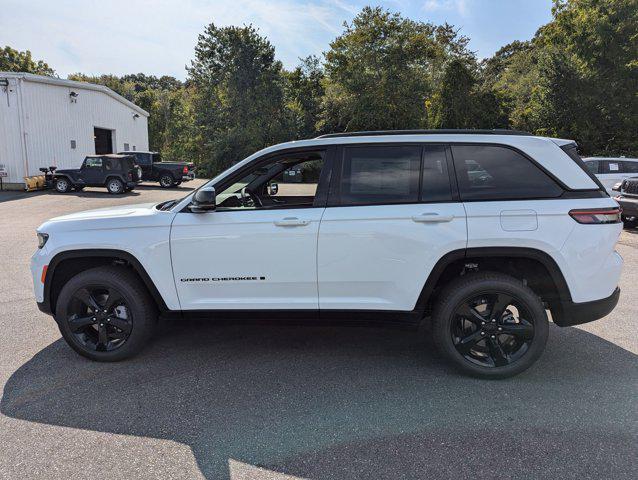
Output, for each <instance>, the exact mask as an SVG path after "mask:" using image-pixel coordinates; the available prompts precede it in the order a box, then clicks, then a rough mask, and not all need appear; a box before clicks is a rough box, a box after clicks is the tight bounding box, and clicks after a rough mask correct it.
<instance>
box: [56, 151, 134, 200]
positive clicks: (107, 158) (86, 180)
mask: <svg viewBox="0 0 638 480" xmlns="http://www.w3.org/2000/svg"><path fill="white" fill-rule="evenodd" d="M141 177H142V171H141V169H140V167H139V166H138V165H137V164H136V163H135V157H133V156H131V155H89V156H88V157H86V158H85V159H84V162H82V166H81V167H80V168H78V169H75V170H56V171H55V173H54V174H53V186H54V188H55V189H56V190H57V191H58V192H60V193H66V192H68V191H70V190H71V189H73V190H78V191H79V190H82V189H83V188H84V187H106V189H107V190H108V191H109V193H113V194H117V193H124V192H126V191H128V190H132V189H133V188H135V186H136V185H137V184H138V183H139V182H140V181H141Z"/></svg>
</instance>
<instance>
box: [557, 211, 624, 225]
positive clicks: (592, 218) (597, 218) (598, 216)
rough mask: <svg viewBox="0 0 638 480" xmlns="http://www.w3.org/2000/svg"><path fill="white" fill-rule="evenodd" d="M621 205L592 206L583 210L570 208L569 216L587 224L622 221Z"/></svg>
mask: <svg viewBox="0 0 638 480" xmlns="http://www.w3.org/2000/svg"><path fill="white" fill-rule="evenodd" d="M621 212H622V209H621V208H620V207H611V208H591V209H583V210H570V211H569V216H570V217H572V218H573V219H574V220H576V221H577V222H578V223H584V224H587V225H601V224H606V223H620V222H621V218H620V214H621Z"/></svg>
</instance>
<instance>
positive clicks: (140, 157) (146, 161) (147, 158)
mask: <svg viewBox="0 0 638 480" xmlns="http://www.w3.org/2000/svg"><path fill="white" fill-rule="evenodd" d="M135 158H136V159H137V163H139V164H140V165H150V163H151V154H150V153H136V154H135Z"/></svg>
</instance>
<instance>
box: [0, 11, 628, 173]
mask: <svg viewBox="0 0 638 480" xmlns="http://www.w3.org/2000/svg"><path fill="white" fill-rule="evenodd" d="M552 17H553V18H552V21H551V22H550V23H548V24H547V25H544V26H542V27H541V28H540V29H539V30H538V31H537V33H536V34H535V36H534V37H533V38H532V39H531V40H528V41H515V42H512V43H510V44H509V45H505V46H503V47H502V48H501V49H500V50H498V51H497V52H496V53H495V54H494V55H493V56H492V57H491V58H487V59H483V60H479V59H478V58H477V57H476V54H475V53H474V52H472V51H471V50H470V48H469V46H468V43H469V39H468V38H467V37H466V36H464V35H461V34H459V31H458V30H457V29H456V28H454V27H453V26H451V25H448V24H444V25H434V24H432V23H427V22H421V21H415V20H411V19H409V18H405V17H403V16H402V15H401V14H400V13H396V12H392V11H389V10H386V9H383V8H380V7H376V8H372V7H365V8H363V9H362V10H361V12H360V13H359V14H358V15H357V16H356V17H355V18H354V19H353V20H352V21H351V22H349V23H347V22H346V23H344V30H343V32H342V33H341V34H340V35H339V36H338V37H337V38H335V39H334V40H333V41H332V42H331V43H330V45H329V48H328V50H327V51H326V52H325V53H324V54H323V55H322V57H321V58H319V57H316V56H309V57H307V58H305V59H302V60H301V61H300V63H299V65H298V66H297V67H296V68H294V69H292V70H287V69H285V68H284V67H283V65H282V63H281V62H280V61H278V60H277V59H276V56H275V48H274V46H273V45H272V44H271V43H270V42H269V41H268V39H267V38H265V37H264V36H263V35H260V33H259V31H258V30H257V29H256V28H255V27H253V26H251V25H249V26H242V27H234V26H231V27H218V26H216V25H215V24H212V23H211V24H210V25H208V26H207V27H206V28H205V29H204V31H203V33H202V34H200V35H199V37H198V41H197V44H196V46H195V51H194V58H193V60H192V61H191V62H190V66H189V67H187V71H188V75H187V79H186V80H185V81H180V80H177V79H175V78H173V77H170V76H162V77H156V76H153V75H145V74H143V73H139V74H131V75H124V76H115V75H101V76H89V75H84V74H81V73H77V74H73V75H70V76H69V78H70V79H73V80H80V81H88V82H93V83H99V84H103V85H106V86H108V87H110V88H111V89H113V90H114V91H116V92H118V93H119V94H120V95H122V96H124V97H125V98H127V99H129V100H131V101H132V102H134V103H136V104H137V105H139V106H140V107H142V108H144V109H146V110H147V111H149V112H150V118H149V143H150V148H151V149H153V150H158V151H160V152H161V153H162V155H163V156H164V158H166V159H176V160H177V159H180V160H193V161H195V162H196V163H197V164H198V166H199V168H200V171H202V172H203V173H204V174H207V175H213V174H215V173H217V172H219V171H220V170H222V169H224V168H226V167H228V166H230V165H232V164H233V163H235V162H236V161H238V160H240V159H242V158H244V157H246V156H247V155H249V154H251V153H253V152H254V151H256V150H258V149H260V148H263V147H265V146H268V145H271V144H274V143H278V142H282V141H288V140H294V139H302V138H311V137H315V136H317V135H320V134H322V133H328V132H344V131H354V130H379V129H414V128H511V129H517V130H524V131H529V132H532V133H535V134H539V135H547V136H553V137H562V138H572V139H575V140H577V141H578V143H579V145H580V147H581V150H582V152H583V153H584V154H588V155H614V156H617V155H628V156H629V155H638V0H555V1H554V5H553V8H552ZM1 70H16V71H30V72H33V73H39V74H43V75H54V73H55V72H54V71H53V69H51V67H49V66H48V65H47V64H46V63H45V62H43V61H35V60H33V59H32V58H31V54H30V52H28V51H27V52H18V51H16V50H14V49H12V48H10V47H6V48H5V49H0V71H1Z"/></svg>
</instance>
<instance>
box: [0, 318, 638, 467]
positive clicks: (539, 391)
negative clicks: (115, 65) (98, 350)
mask: <svg viewBox="0 0 638 480" xmlns="http://www.w3.org/2000/svg"><path fill="white" fill-rule="evenodd" d="M637 385H638V357H637V356H636V355H634V354H632V353H630V352H628V351H626V350H624V349H622V348H620V347H618V346H616V345H614V344H612V343H609V342H606V341H605V340H602V339H600V338H599V337H597V336H594V335H591V334H589V333H586V332H584V331H581V330H578V329H574V328H568V329H559V328H558V327H553V328H552V329H551V332H550V342H549V343H548V346H547V350H546V351H545V354H544V356H543V357H542V358H541V360H540V361H539V362H538V363H537V365H536V366H534V367H532V369H530V370H528V371H527V372H525V373H523V374H522V375H520V376H518V377H516V378H513V379H509V380H505V381H489V382H488V381H481V380H476V379H472V378H467V377H463V376H461V375H459V374H457V373H456V372H454V371H452V370H450V369H449V368H448V367H447V365H446V364H445V363H444V362H443V361H442V360H440V359H439V358H438V356H437V355H436V353H434V352H433V350H432V348H431V347H430V345H429V344H427V343H426V344H424V343H423V342H421V341H419V340H418V338H417V336H416V335H415V334H414V333H412V332H406V331H399V330H387V329H378V328H355V327H349V328H348V327H339V328H337V327H325V326H306V327H298V326H297V327H295V326H280V325H243V326H241V325H239V326H238V325H234V326H232V325H231V326H228V325H223V326H220V325H215V324H213V323H207V322H184V323H178V322H175V323H171V324H168V325H165V326H164V327H163V329H162V332H161V334H160V335H159V337H158V339H157V340H156V342H155V343H154V345H153V346H152V347H150V348H149V349H147V350H146V352H145V353H143V354H142V355H140V356H138V357H136V358H135V359H133V360H130V361H127V362H122V363H115V364H99V363H93V362H90V361H88V360H84V359H83V358H81V357H79V356H77V355H76V354H74V353H73V352H72V351H71V350H70V349H69V348H68V347H67V346H66V345H65V344H64V343H63V342H62V340H58V341H56V342H54V343H53V344H51V345H49V346H48V347H46V348H45V349H43V350H42V351H40V352H39V353H38V354H37V355H35V356H34V357H33V358H32V359H31V360H30V361H28V362H27V363H26V364H24V365H23V366H22V367H21V368H20V369H18V370H17V371H16V372H15V373H14V374H13V376H12V377H11V378H10V379H9V381H8V382H7V384H6V385H5V387H4V396H3V398H2V401H1V404H0V410H1V412H2V413H3V414H4V415H7V416H10V417H13V418H18V419H23V420H28V421H32V422H40V423H45V424H50V425H61V426H66V427H73V428H81V429H87V430H93V431H99V432H113V433H118V434H126V435H136V436H142V437H155V438H161V439H169V440H173V441H177V442H182V443H184V444H187V445H189V446H190V447H191V448H192V451H193V453H194V455H195V458H196V460H197V462H198V466H199V468H200V470H201V471H202V473H203V474H204V475H205V476H206V477H207V478H209V479H220V478H228V475H229V470H228V464H229V460H230V459H233V460H237V461H240V462H245V463H247V464H250V465H256V466H261V467H263V468H266V469H269V470H272V471H276V472H280V473H287V474H290V475H295V476H299V477H306V478H312V479H318V478H322V479H324V478H337V479H346V478H347V479H370V478H374V479H386V478H387V479H398V478H425V477H429V478H465V477H473V478H481V477H488V478H495V477H500V478H517V477H521V478H530V477H534V478H538V477H553V478H592V477H606V478H621V477H630V476H632V475H633V474H635V470H634V465H633V460H632V459H635V452H636V448H637V446H638V443H637V441H636V438H637V436H636V433H637V432H636V425H635V419H636V414H637V412H638V403H637V401H636V387H637Z"/></svg>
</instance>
